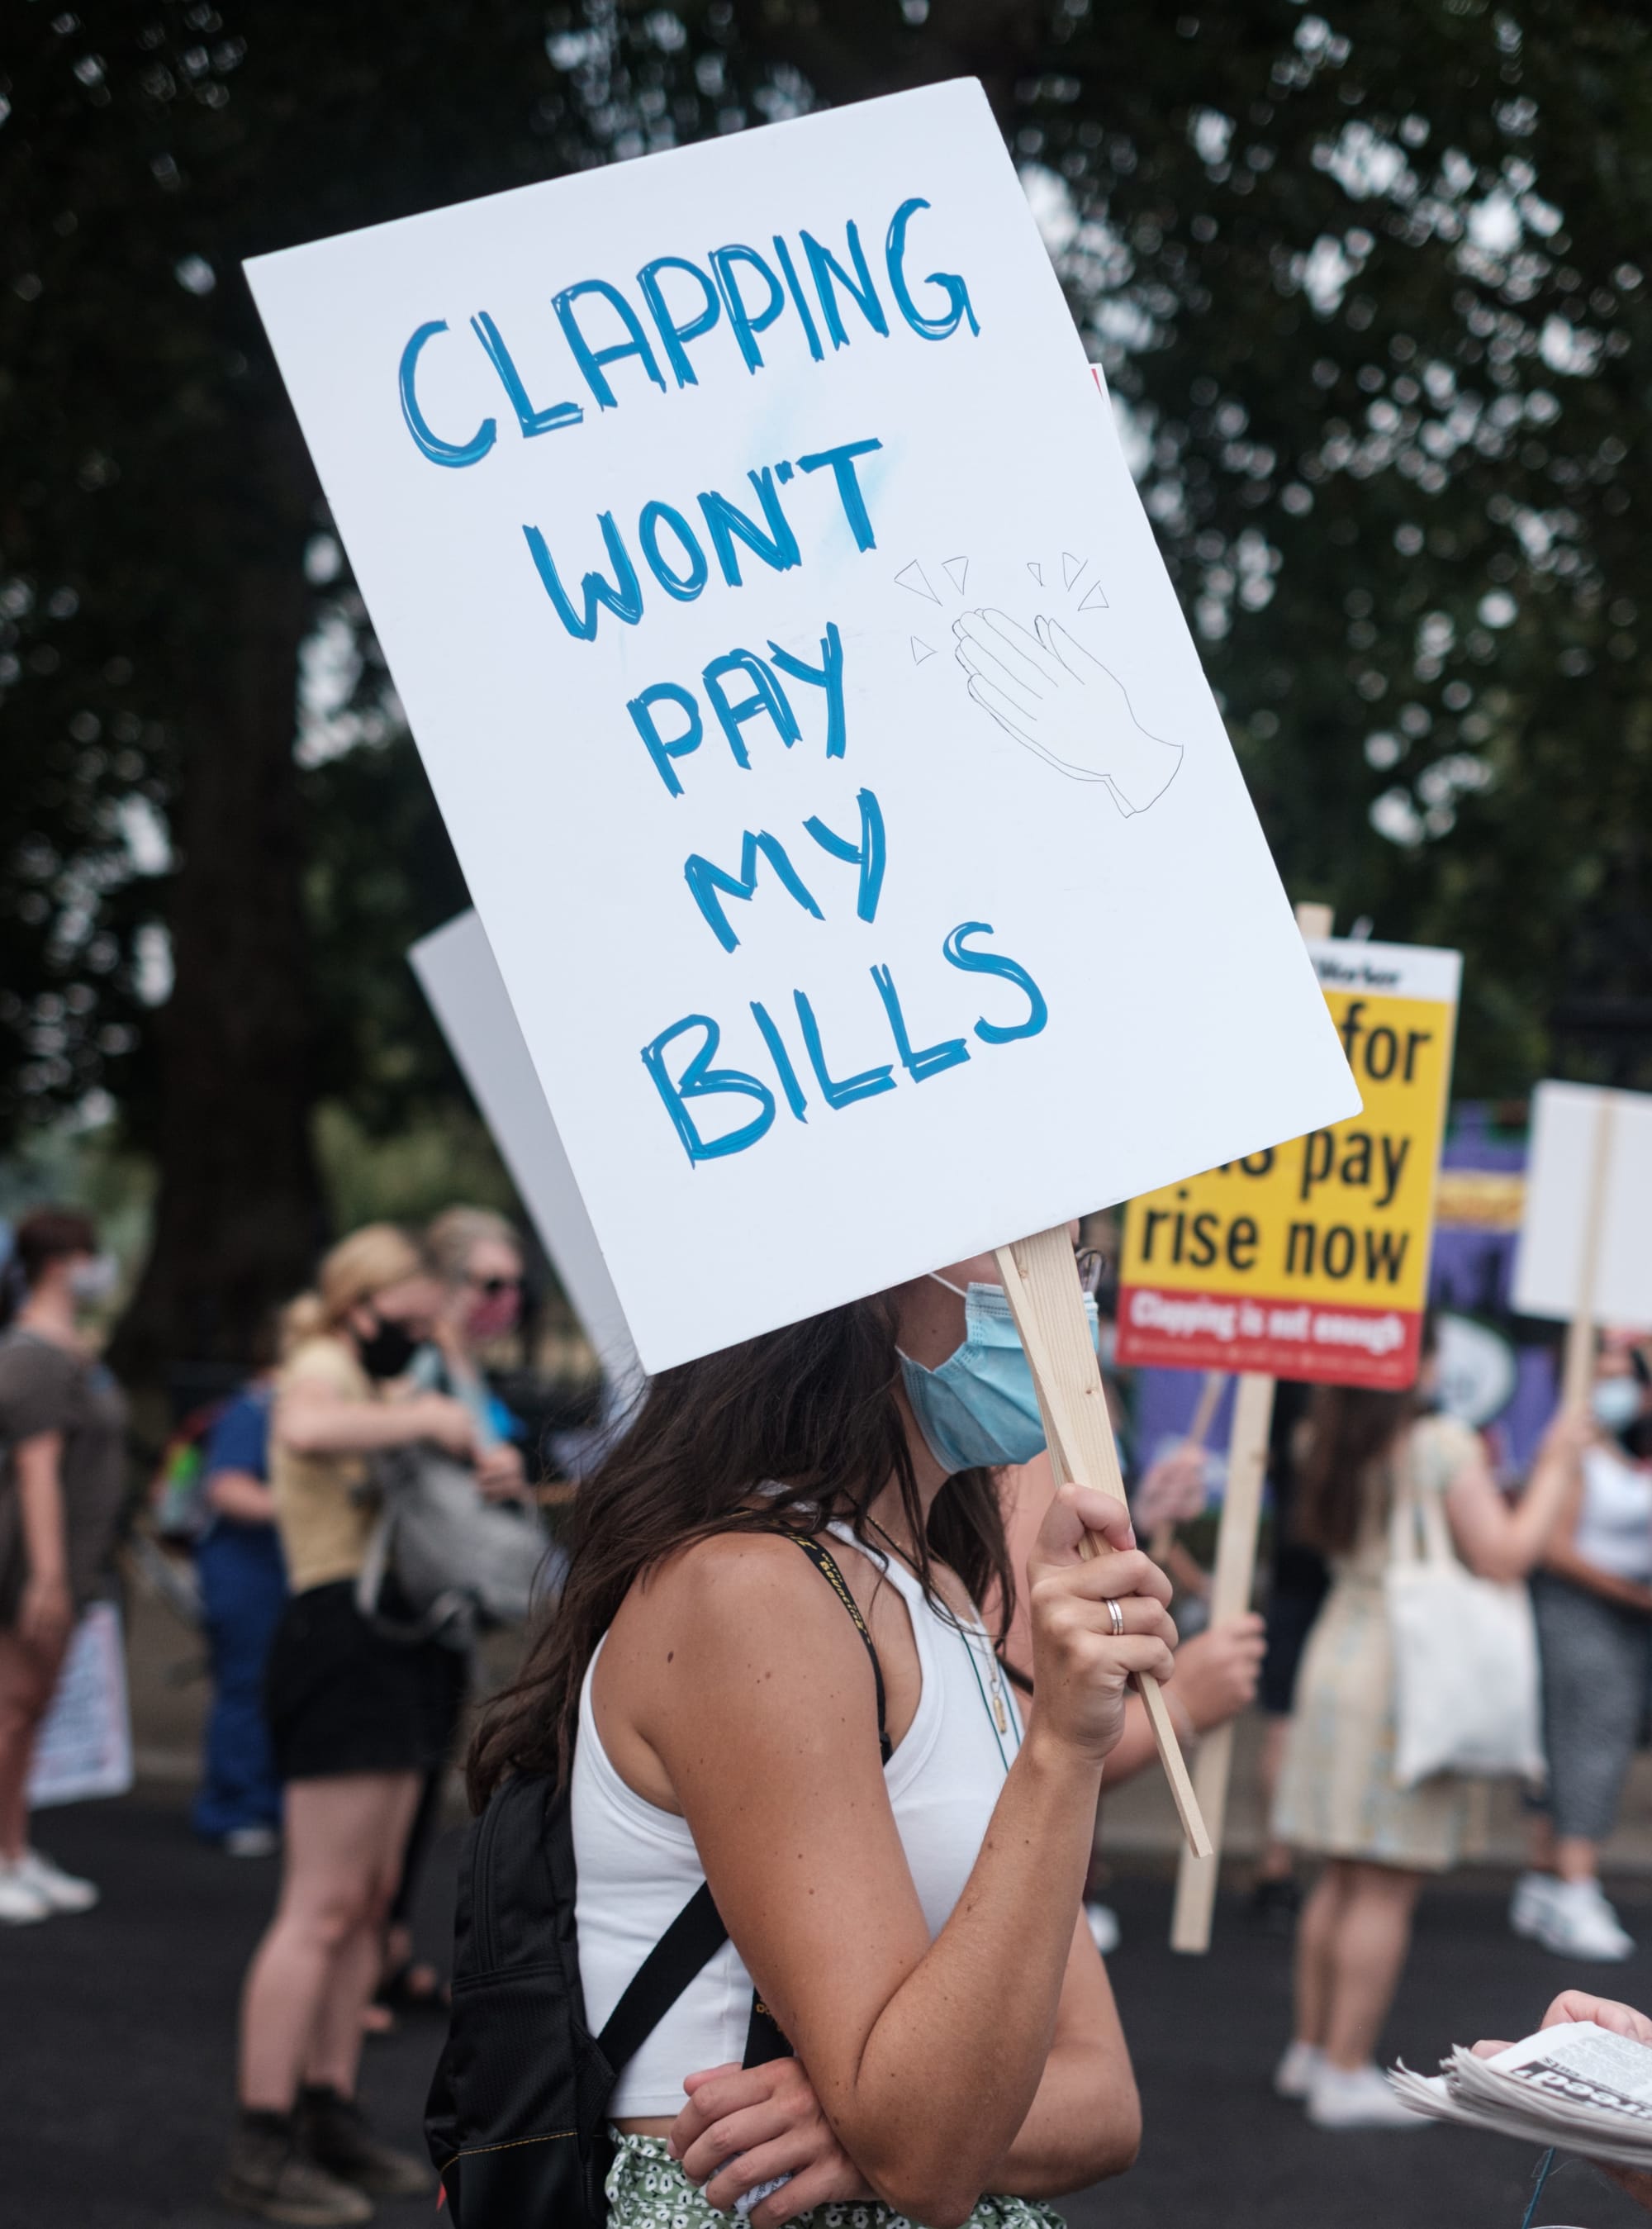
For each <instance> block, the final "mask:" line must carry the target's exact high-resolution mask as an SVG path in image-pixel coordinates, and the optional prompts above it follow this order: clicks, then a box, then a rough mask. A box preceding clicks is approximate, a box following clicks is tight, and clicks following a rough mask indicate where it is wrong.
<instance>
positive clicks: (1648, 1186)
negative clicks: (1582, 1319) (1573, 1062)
mask: <svg viewBox="0 0 1652 2229" xmlns="http://www.w3.org/2000/svg"><path fill="white" fill-rule="evenodd" d="M1603 1114H1604V1116H1605V1121H1604V1124H1603V1122H1602V1119H1601V1118H1602V1116H1603ZM1597 1160H1598V1176H1597ZM1597 1182H1598V1185H1599V1192H1598V1199H1597V1198H1595V1197H1594V1195H1593V1193H1592V1190H1591V1187H1592V1186H1593V1185H1594V1184H1596V1183H1597ZM1591 1219H1592V1220H1593V1221H1594V1223H1595V1229H1596V1244H1595V1249H1594V1252H1595V1260H1594V1265H1593V1275H1592V1277H1591V1276H1590V1275H1589V1274H1588V1270H1587V1268H1586V1264H1585V1251H1586V1248H1585V1239H1586V1236H1587V1234H1588V1231H1589V1229H1590V1225H1591ZM1585 1284H1588V1285H1590V1286H1591V1288H1592V1289H1591V1290H1590V1291H1585V1289H1584V1287H1585ZM1514 1307H1515V1308H1516V1309H1517V1310H1518V1311H1519V1313H1520V1314H1521V1315H1527V1316H1554V1317H1559V1318H1561V1319H1563V1320H1565V1319H1569V1318H1571V1317H1572V1316H1574V1315H1579V1314H1581V1315H1584V1316H1586V1317H1588V1318H1590V1319H1591V1320H1592V1321H1593V1322H1595V1323H1598V1324H1622V1325H1624V1326H1635V1327H1636V1328H1640V1327H1642V1326H1647V1325H1652V1096H1649V1095H1648V1094H1646V1093H1645V1092H1641V1091H1605V1090H1602V1089H1599V1088H1598V1086H1596V1085H1594V1084H1589V1083H1555V1082H1547V1083H1540V1084H1539V1085H1538V1087H1537V1089H1536V1090H1535V1092H1534V1094H1533V1095H1532V1136H1531V1147H1530V1154H1529V1158H1528V1159H1527V1164H1526V1208H1525V1214H1524V1216H1523V1217H1522V1219H1521V1233H1520V1247H1519V1250H1518V1252H1517V1253H1516V1255H1515V1257H1514Z"/></svg>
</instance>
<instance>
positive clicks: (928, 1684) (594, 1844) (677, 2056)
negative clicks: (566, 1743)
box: [572, 1525, 1021, 2120]
mask: <svg viewBox="0 0 1652 2229" xmlns="http://www.w3.org/2000/svg"><path fill="white" fill-rule="evenodd" d="M830 1529H831V1532H833V1534H834V1535H835V1536H836V1538H838V1539H840V1540H842V1541H843V1542H844V1543H845V1544H846V1545H848V1546H851V1547H858V1548H859V1549H860V1551H861V1553H862V1554H864V1555H866V1556H868V1557H869V1558H871V1560H872V1561H873V1562H874V1564H878V1565H879V1567H880V1569H881V1570H882V1571H883V1572H884V1574H885V1576H886V1577H887V1579H888V1581H889V1583H890V1584H891V1585H892V1586H893V1587H894V1588H896V1589H897V1590H899V1592H900V1595H901V1596H902V1598H903V1599H904V1601H905V1603H906V1608H907V1609H908V1611H909V1612H910V1614H911V1617H912V1637H913V1639H914V1640H915V1641H916V1642H917V1645H918V1665H919V1674H920V1677H921V1679H922V1682H923V1686H922V1692H921V1693H920V1694H919V1701H918V1708H917V1711H916V1712H915V1713H914V1715H913V1718H912V1724H911V1725H910V1726H909V1727H908V1728H907V1730H906V1736H905V1738H904V1739H903V1740H902V1741H901V1744H900V1747H899V1748H898V1749H897V1750H895V1752H894V1754H893V1756H892V1757H891V1758H890V1759H889V1762H888V1763H887V1765H886V1766H885V1767H884V1785H885V1786H886V1788H887V1789H888V1791H889V1802H890V1808H892V1809H893V1813H894V1815H895V1825H896V1828H898V1829H899V1831H900V1841H901V1847H902V1848H903V1849H904V1850H905V1852H906V1863H907V1865H908V1866H909V1867H910V1868H911V1871H912V1885H913V1886H914V1887H915V1888H916V1889H917V1892H918V1900H919V1904H920V1905H922V1906H923V1911H924V1917H925V1921H926V1922H927V1924H928V1926H929V1932H930V1939H931V1940H932V1941H933V1939H934V1938H935V1937H936V1936H937V1935H938V1934H939V1933H940V1931H941V1929H942V1928H943V1927H944V1925H945V1924H946V1921H947V1919H948V1917H950V1915H951V1910H952V1907H953V1905H955V1904H956V1903H957V1900H958V1898H959V1896H960V1895H961V1893H962V1892H963V1889H964V1882H965V1881H966V1880H967V1879H969V1877H970V1869H971V1867H972V1866H974V1864H975V1861H976V1858H977V1857H978V1856H979V1855H980V1852H981V1845H982V1842H983V1840H984V1839H985V1836H986V1831H987V1822H988V1821H989V1819H990V1817H991V1815H992V1808H993V1805H994V1804H995V1803H996V1802H997V1800H998V1791H999V1789H1001V1788H1002V1786H1003V1784H1004V1776H1005V1774H1006V1773H1007V1772H1008V1770H1009V1762H1010V1759H1011V1758H1012V1757H1014V1756H1015V1751H1016V1750H1018V1749H1019V1748H1020V1746H1021V1719H1020V1717H1019V1715H1018V1713H1017V1712H1016V1709H1015V1698H1014V1697H1013V1695H1012V1694H1011V1693H1010V1690H1009V1683H1008V1680H1006V1679H1005V1678H1004V1676H1003V1674H1002V1672H1001V1670H1000V1669H999V1667H998V1665H997V1664H996V1661H995V1660H994V1657H993V1654H992V1648H991V1645H990V1643H989V1641H988V1638H987V1635H986V1633H985V1631H984V1629H983V1628H982V1627H981V1625H980V1624H979V1623H978V1622H977V1623H975V1624H971V1625H961V1624H960V1623H958V1622H957V1621H956V1620H955V1619H954V1618H953V1617H952V1616H951V1612H950V1611H948V1610H947V1609H946V1608H945V1606H944V1604H942V1603H931V1602H928V1601H926V1600H925V1596H924V1591H923V1589H922V1588H921V1587H920V1586H919V1583H918V1581H917V1580H916V1579H915V1578H914V1577H912V1573H911V1572H910V1571H907V1570H906V1566H905V1565H904V1564H899V1563H897V1562H895V1561H894V1559H893V1558H884V1557H882V1556H880V1554H879V1553H878V1552H877V1551H875V1550H873V1549H869V1548H867V1547H865V1546H864V1545H862V1544H861V1543H859V1542H857V1541H856V1540H855V1537H854V1535H853V1534H852V1533H851V1532H848V1529H847V1527H845V1526H837V1525H834V1526H832V1527H831V1528H830ZM798 1563H799V1565H800V1566H803V1564H804V1559H803V1557H802V1554H801V1551H800V1552H799V1556H798ZM805 1568H806V1567H805ZM808 1576H809V1577H810V1580H811V1583H818V1584H819V1585H822V1586H824V1585H825V1584H826V1581H825V1579H824V1578H823V1577H822V1578H818V1579H816V1575H815V1574H813V1573H810V1574H809V1575H808ZM857 1646H858V1643H857ZM601 1653H602V1652H601V1646H600V1644H599V1646H598V1649H597V1652H596V1655H593V1656H592V1660H591V1666H590V1668H589V1670H587V1672H586V1675H585V1682H584V1685H583V1686H582V1687H581V1689H580V1693H579V1740H578V1742H577V1743H576V1744H575V1746H574V1751H573V1788H572V1796H573V1853H574V1862H575V1865H576V1866H577V1868H578V1872H579V1900H578V1905H577V1907H576V1914H577V1920H578V1927H579V1979H580V1982H581V1984H582V1986H583V1988H584V1991H585V2010H586V2022H587V2024H588V2025H589V2027H590V2029H591V2032H592V2034H593V2035H594V2034H596V2033H598V2032H599V2030H600V2029H601V2027H602V2025H603V2023H604V2021H605V2020H606V2019H607V2017H608V2015H609V2014H610V2013H611V2012H612V2010H613V2008H614V2007H615V2006H616V2005H617V2004H618V2002H619V2000H620V1996H621V1995H622V1993H623V1992H624V1988H625V1986H626V1984H627V1982H630V1980H631V1976H632V1975H634V1974H635V1973H636V1971H637V1968H638V1967H639V1966H640V1965H641V1964H642V1962H643V1961H644V1958H645V1957H646V1956H647V1955H648V1953H649V1952H650V1950H652V1949H653V1948H654V1945H655V1944H656V1943H657V1942H658V1941H659V1939H660V1937H661V1936H662V1935H663V1934H664V1932H665V1930H666V1929H667V1928H668V1927H669V1925H670V1924H671V1922H672V1921H673V1920H674V1919H675V1918H676V1916H677V1914H678V1912H680V1911H682V1907H683V1905H685V1904H687V1902H688V1898H690V1897H691V1896H692V1895H693V1894H694V1893H695V1890H696V1889H698V1888H699V1887H700V1885H701V1883H702V1882H703V1881H704V1879H705V1878H706V1876H705V1873H704V1872H703V1870H702V1869H701V1864H700V1860H699V1857H698V1855H697V1853H696V1852H695V1846H694V1837H693V1835H692V1834H690V1833H689V1832H688V1822H687V1821H686V1820H682V1819H678V1818H676V1817H674V1816H673V1815H672V1814H671V1813H670V1812H669V1811H660V1810H656V1808H655V1807H654V1805H653V1804H651V1803H648V1802H644V1799H643V1798H642V1797H641V1796H640V1795H637V1793H636V1792H635V1790H634V1789H631V1788H628V1787H627V1786H626V1784H625V1783H624V1781H623V1780H622V1779H621V1778H620V1776H619V1775H618V1773H617V1772H616V1771H615V1770H614V1768H613V1766H612V1764H611V1763H610V1762H609V1759H608V1756H607V1752H606V1751H605V1750H604V1748H603V1746H602V1742H601V1738H600V1737H599V1734H598V1732H597V1723H596V1717H595V1713H594V1712H592V1707H591V1680H592V1673H594V1671H595V1670H596V1664H597V1656H598V1655H600V1654H601ZM1000 1711H1002V1717H1003V1721H1004V1724H1003V1731H1002V1732H1001V1731H1000V1730H999V1725H998V1713H999V1712H1000ZM867 1738H868V1741H872V1740H875V1739H876V1733H875V1731H874V1727H873V1725H872V1724H871V1722H870V1721H869V1720H868V1726H867ZM751 2014H752V1977H751V1975H749V1974H748V1973H747V1972H746V1968H745V1966H744V1965H743V1964H742V1962H741V1960H740V1953H739V1951H738V1950H735V1948H734V1945H733V1943H732V1942H731V1943H724V1944H723V1946H722V1948H721V1949H720V1950H719V1951H718V1952H717V1954H716V1956H714V1958H713V1959H712V1960H711V1962H709V1964H708V1965H707V1966H706V1967H705V1969H703V1970H702V1972H701V1974H700V1975H699V1976H698V1978H697V1979H696V1980H695V1981H693V1982H690V1983H689V1985H688V1988H687V1989H685V1990H684V1992H683V1994H682V1996H681V1997H679V1998H678V2000H677V2001H676V2004H675V2005H674V2006H673V2007H672V2008H671V2010H670V2011H669V2013H668V2014H666V2016H665V2018H664V2019H663V2020H662V2021H661V2023H660V2025H659V2026H658V2027H656V2029H655V2031H654V2033H653V2034H652V2035H650V2037H649V2038H648V2040H647V2041H646V2042H645V2043H644V2045H643V2046H642V2048H641V2049H640V2050H639V2051H638V2052H637V2054H636V2056H635V2057H634V2058H633V2059H632V2060H631V2064H630V2065H629V2066H627V2067H626V2068H625V2070H624V2072H623V2073H622V2074H621V2076H620V2078H619V2081H618V2084H617V2086H616V2088H615V2091H614V2094H613V2097H612V2100H611V2104H610V2105H609V2109H608V2110H609V2112H610V2113H611V2116H612V2117H613V2118H614V2119H616V2120H629V2119H631V2118H633V2117H637V2118H640V2117H643V2116H644V2115H653V2114H668V2113H669V2114H675V2113H678V2112H681V2110H682V2106H683V2104H684V2096H683V2089H682V2078H683V2076H684V2075H685V2074H693V2073H695V2072H698V2071H699V2070H700V2069H701V2067H706V2066H720V2065H725V2064H726V2063H727V2061H728V2060H730V2059H733V2060H736V2061H738V2060H740V2059H743V2058H744V2057H745V2055H746V2027H747V2024H748V2022H749V2021H750V2019H751Z"/></svg>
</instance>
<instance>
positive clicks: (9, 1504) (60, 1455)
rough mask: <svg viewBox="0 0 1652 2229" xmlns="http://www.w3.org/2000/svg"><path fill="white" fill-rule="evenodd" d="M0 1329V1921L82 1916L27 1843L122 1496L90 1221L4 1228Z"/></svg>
mask: <svg viewBox="0 0 1652 2229" xmlns="http://www.w3.org/2000/svg"><path fill="white" fill-rule="evenodd" d="M6 1275H7V1278H8V1289H7V1294H6V1302H5V1305H6V1307H7V1310H8V1311H9V1312H10V1323H9V1326H8V1327H7V1329H6V1330H5V1332H4V1333H3V1334H0V1461H3V1469H0V1922H4V1923H6V1924H10V1925H12V1926H18V1925H22V1924H25V1923H27V1922H29V1921H33V1920H40V1919H47V1918H49V1917H51V1916H52V1915H53V1914H54V1912H72V1911H89V1910H90V1909H91V1907H92V1906H93V1905H94V1904H95V1903H96V1902H97V1900H98V1892H97V1890H96V1888H94V1887H93V1884H92V1883H91V1882H90V1881H86V1880H78V1879H75V1877H74V1875H73V1874H72V1873H66V1872H64V1871H63V1870H62V1868H61V1866H55V1865H54V1864H53V1863H52V1861H51V1860H50V1859H49V1858H47V1857H44V1856H42V1853H41V1852H40V1851H38V1850H36V1849H33V1848H31V1847H29V1808H28V1788H29V1766H30V1764H31V1763H32V1761H33V1758H34V1753H35V1736H36V1735H37V1733H38V1732H39V1730H40V1725H41V1721H42V1719H43V1718H45V1716H46V1713H47V1711H48V1708H49V1707H50V1705H51V1700H52V1695H53V1693H54V1690H55V1688H56V1686H57V1679H58V1673H59V1672H60V1671H61V1668H62V1664H63V1659H64V1656H65V1654H66V1653H67V1648H68V1645H69V1641H70V1638H71V1636H72V1635H73V1633H74V1622H75V1619H76V1617H77V1616H79V1614H80V1611H81V1610H83V1609H85V1608H86V1604H87V1603H89V1602H90V1601H91V1600H92V1599H93V1596H95V1595H96V1594H97V1593H98V1592H99V1589H100V1586H101V1585H102V1583H104V1581H105V1578H106V1564H107V1561H108V1557H109V1552H110V1550H111V1549H112V1546H113V1545H114V1538H115V1526H116V1521H117V1519H118V1517H119V1514H120V1506H121V1502H122V1500H123V1498H124V1494H125V1427H126V1410H125V1403H124V1402H123V1400H122V1399H121V1397H120V1394H119V1391H118V1389H117V1387H116V1385H115V1382H114V1380H113V1378H111V1377H110V1375H109V1372H108V1371H107V1370H106V1369H105V1368H104V1366H103V1365H102V1364H101V1363H100V1362H99V1361H98V1360H97V1359H96V1358H95V1356H94V1355H93V1352H92V1349H91V1347H90V1346H89V1345H88V1344H87V1342H86V1339H85V1338H84V1337H83V1336H82V1333H81V1331H80V1323H79V1319H80V1315H81V1314H82V1312H83V1311H84V1310H86V1309H87V1308H89V1307H95V1306H96V1305H97V1304H98V1302H99V1301H105V1300H107V1299H108V1297H109V1295H110V1294H111V1292H112V1288H113V1286H114V1282H115V1276H116V1270H115V1265H114V1262H112V1260H111V1259H110V1258H109V1257H108V1256H106V1255H102V1254H99V1251H98V1235H97V1231H96V1230H95V1229H94V1227H93V1224H92V1222H91V1219H90V1218H89V1217H86V1216H84V1215H81V1214H80V1213H79V1212H78V1211H76V1210H74V1209H73V1208H62V1207H45V1208H38V1209H36V1210H35V1212H34V1213H33V1214H31V1215H27V1216H25V1217H23V1219H22V1222H21V1223H20V1224H18V1225H17V1229H16V1233H15V1235H14V1238H13V1252H12V1257H11V1259H10V1262H8V1264H7V1270H6Z"/></svg>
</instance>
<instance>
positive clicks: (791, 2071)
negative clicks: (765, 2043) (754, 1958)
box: [670, 2059, 877, 2229]
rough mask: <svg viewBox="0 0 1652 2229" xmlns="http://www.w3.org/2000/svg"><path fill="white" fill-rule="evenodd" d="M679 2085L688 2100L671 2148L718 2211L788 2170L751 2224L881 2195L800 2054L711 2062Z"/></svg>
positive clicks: (764, 2228) (769, 2227)
mask: <svg viewBox="0 0 1652 2229" xmlns="http://www.w3.org/2000/svg"><path fill="white" fill-rule="evenodd" d="M682 2086H683V2088H684V2089H685V2090H686V2091H688V2104H686V2105H685V2106H684V2107H683V2109H682V2111H681V2112H680V2113H679V2114H678V2116H677V2117H676V2125H675V2126H674V2127H673V2129H672V2130H671V2140H670V2150H671V2156H672V2158H673V2159H675V2160H677V2161H679V2162H681V2164H682V2172H683V2173H684V2174H686V2175H687V2176H688V2180H689V2181H690V2182H692V2183H695V2184H698V2185H702V2186H703V2187H704V2192H705V2197H706V2201H707V2203H708V2205H709V2206H712V2207H715V2208H716V2210H717V2211H718V2213H732V2212H733V2207H734V2201H735V2200H736V2199H738V2198H740V2196H741V2195H742V2194H744V2193H745V2192H746V2191H748V2190H755V2189H756V2188H757V2187H758V2186H759V2184H760V2183H765V2182H772V2181H774V2180H775V2179H776V2177H777V2176H778V2175H783V2174H784V2175H789V2176H790V2177H791V2181H789V2182H787V2184H786V2185H785V2187H784V2189H782V2190H777V2191H775V2192H773V2193H772V2194H771V2195H770V2196H769V2197H767V2198H765V2200H763V2202H762V2204H761V2205H760V2206H754V2207H752V2211H751V2213H750V2215H749V2217H748V2218H749V2219H750V2220H751V2222H752V2229H780V2225H781V2223H782V2222H784V2221H790V2220H791V2219H793V2218H794V2216H796V2215H797V2214H799V2213H808V2212H809V2210H810V2207H816V2206H824V2205H826V2204H828V2203H829V2202H830V2201H833V2200H838V2201H847V2200H855V2199H868V2200H869V2199H873V2198H875V2197H876V2195H877V2194H876V2192H875V2191H874V2189H873V2188H872V2187H871V2185H870V2184H869V2183H868V2181H867V2180H866V2177H865V2176H864V2175H863V2174H861V2170H860V2168H858V2167H856V2166H855V2162H854V2161H853V2160H852V2159H851V2158H850V2157H849V2155H848V2153H847V2152H846V2151H845V2150H844V2149H843V2147H842V2144H840V2143H839V2142H838V2141H837V2138H836V2136H834V2135H833V2133H832V2125H831V2123H830V2122H829V2120H828V2119H827V2118H826V2116H825V2114H824V2113H823V2112H822V2110H821V2109H820V2100H819V2099H818V2098H817V2097H816V2095H815V2092H814V2088H813V2085H812V2084H810V2079H809V2077H808V2076H807V2075H806V2074H805V2073H804V2069H803V2061H802V2060H801V2059H771V2060H770V2061H769V2062H768V2064H767V2065H765V2066H749V2067H742V2066H736V2065H733V2064H730V2065H727V2066H712V2067H708V2068H707V2069H706V2071H705V2072H703V2073H700V2074H690V2075H689V2076H688V2078H687V2079H686V2080H685V2081H684V2083H683V2085H682Z"/></svg>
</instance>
